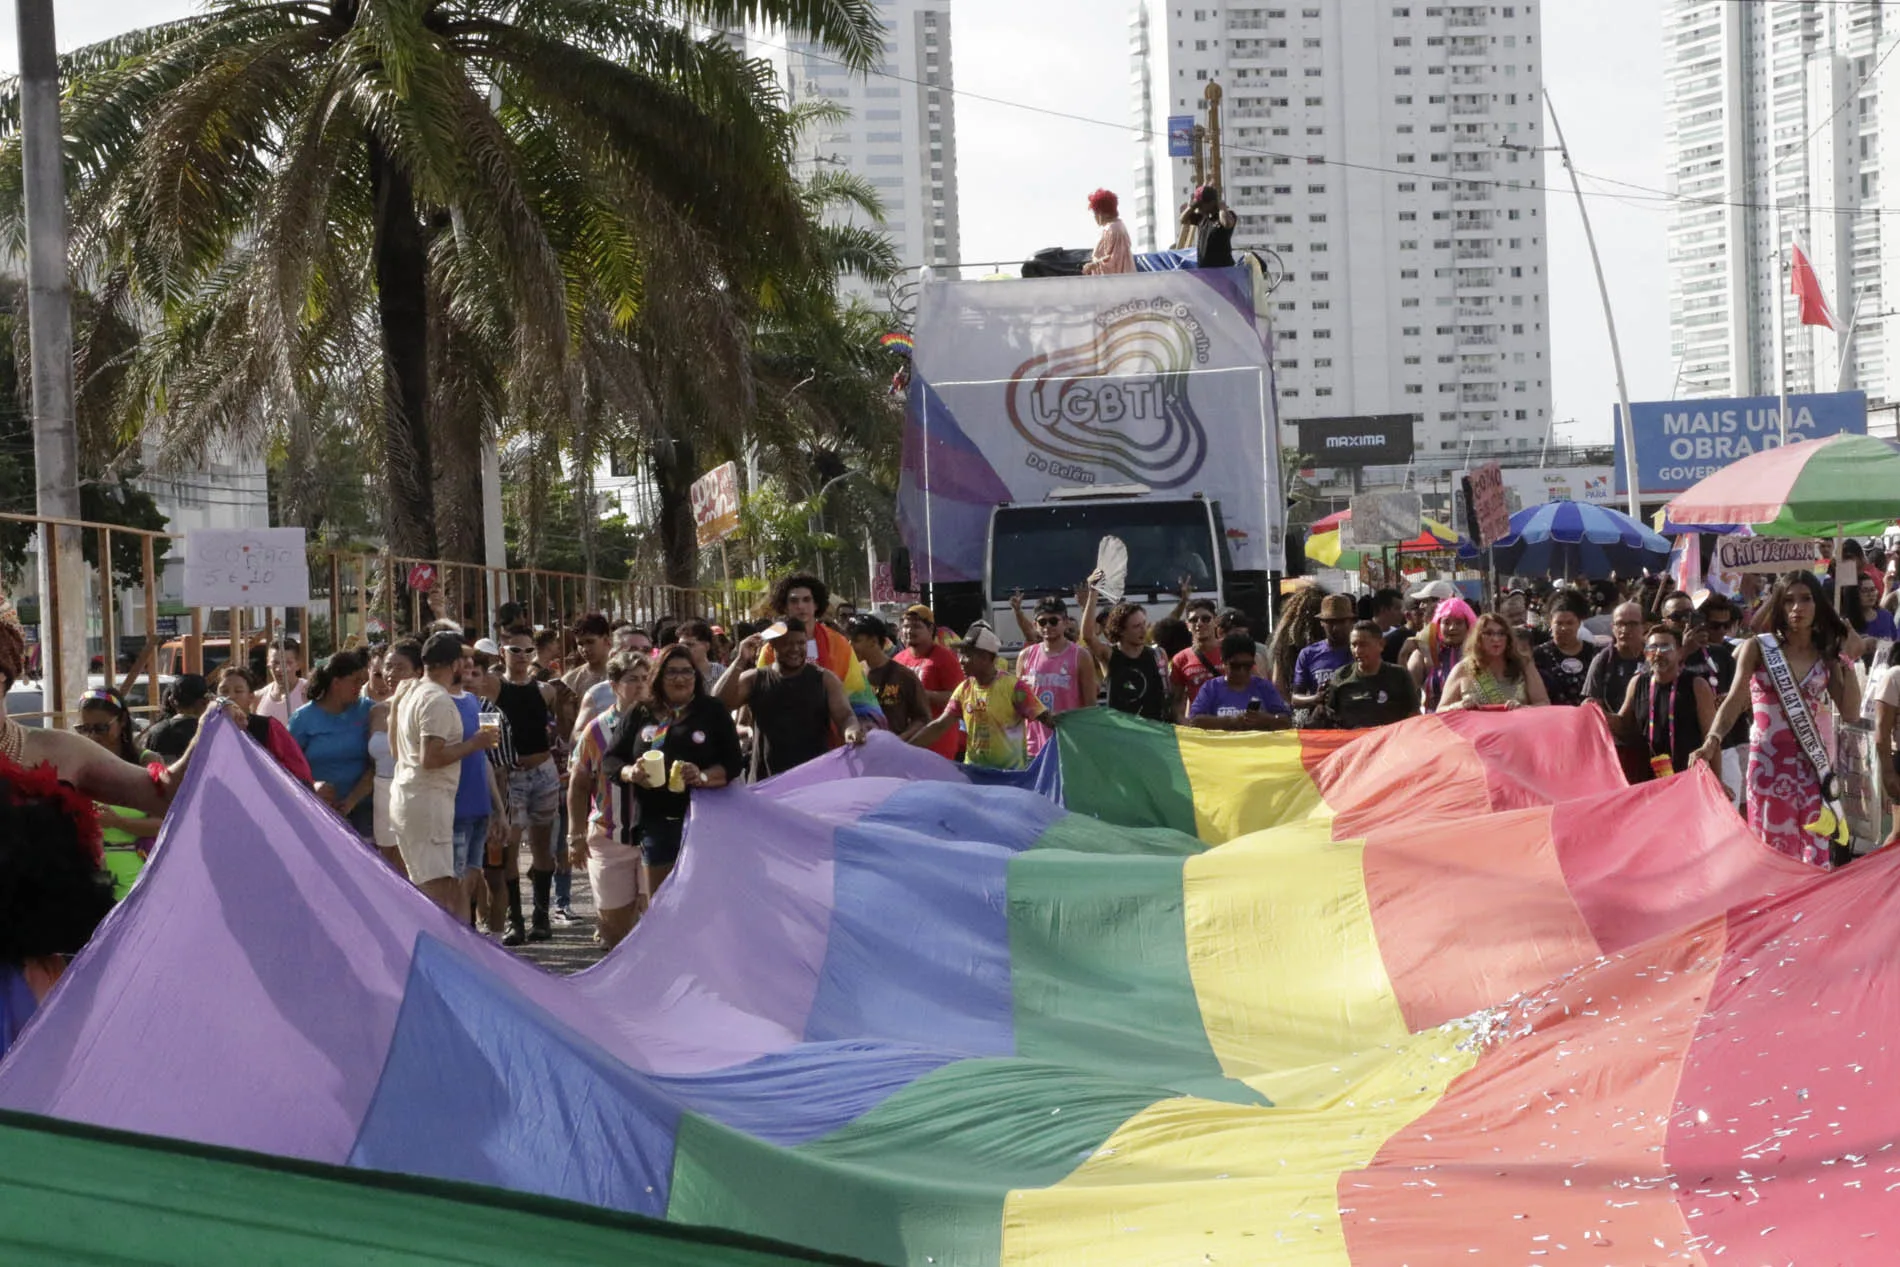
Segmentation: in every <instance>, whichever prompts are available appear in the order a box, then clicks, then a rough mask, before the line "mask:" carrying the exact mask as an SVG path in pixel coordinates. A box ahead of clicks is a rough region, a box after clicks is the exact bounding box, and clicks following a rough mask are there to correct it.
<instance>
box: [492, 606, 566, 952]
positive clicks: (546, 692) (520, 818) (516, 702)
mask: <svg viewBox="0 0 1900 1267" xmlns="http://www.w3.org/2000/svg"><path fill="white" fill-rule="evenodd" d="M540 645H541V644H540V640H538V639H537V638H536V637H535V635H534V634H532V633H530V632H529V631H528V630H526V629H511V630H509V631H508V634H507V635H506V637H505V638H504V639H503V641H502V646H501V652H502V680H501V683H500V685H499V688H498V689H497V690H496V693H495V706H496V707H497V708H498V709H499V710H500V711H501V714H502V716H503V717H505V718H507V720H508V737H509V740H510V742H511V744H512V746H513V749H514V766H513V768H512V769H510V770H509V771H508V772H507V776H508V828H509V834H510V839H509V841H508V844H507V847H506V848H505V849H504V850H503V851H502V858H501V861H500V865H499V866H493V867H489V868H487V876H488V892H489V918H488V922H489V926H490V927H491V928H492V927H496V926H498V925H499V924H500V922H501V920H500V918H499V917H500V910H499V907H500V904H501V901H502V899H504V898H505V899H506V900H507V908H508V932H507V933H506V934H504V935H503V937H502V939H501V944H502V945H504V946H518V945H520V944H521V943H522V942H523V941H547V940H548V939H550V938H551V937H553V936H554V927H553V924H552V922H551V921H550V918H549V905H550V901H551V899H552V897H553V891H554V820H555V819H556V818H557V817H558V816H559V809H560V799H561V775H560V771H559V768H558V767H557V766H556V765H555V763H554V727H555V724H556V722H557V721H558V709H559V705H560V696H559V692H558V691H557V688H556V687H555V685H554V683H553V682H551V681H547V680H543V679H542V678H541V677H540V675H539V673H538V672H537V666H536V663H535V652H536V650H537V648H538V647H539V646H540ZM524 835H525V836H526V837H527V841H528V850H529V853H530V855H531V857H532V862H531V864H530V867H529V871H528V882H529V884H530V885H531V886H532V891H533V898H534V911H533V917H532V923H531V924H530V925H529V926H528V927H526V928H524V927H523V921H522V917H521V876H520V868H519V864H518V862H517V859H518V857H519V854H520V849H521V838H522V836H524Z"/></svg>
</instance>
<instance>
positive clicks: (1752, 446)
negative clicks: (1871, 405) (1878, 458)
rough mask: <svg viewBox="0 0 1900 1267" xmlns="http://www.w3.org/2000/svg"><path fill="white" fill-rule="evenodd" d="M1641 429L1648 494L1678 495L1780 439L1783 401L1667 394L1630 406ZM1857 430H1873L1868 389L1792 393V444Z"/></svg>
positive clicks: (1620, 458)
mask: <svg viewBox="0 0 1900 1267" xmlns="http://www.w3.org/2000/svg"><path fill="white" fill-rule="evenodd" d="M1611 417H1612V421H1613V423H1614V426H1615V439H1616V491H1617V493H1618V494H1619V495H1621V494H1624V493H1627V492H1629V486H1630V485H1629V467H1628V466H1627V465H1626V458H1625V454H1624V452H1623V411H1622V410H1621V409H1617V408H1612V410H1611ZM1630 421H1631V422H1632V423H1633V424H1634V425H1633V430H1634V431H1635V433H1636V474H1637V478H1638V479H1639V480H1640V481H1641V486H1642V487H1641V492H1642V495H1643V497H1644V499H1645V500H1647V499H1650V498H1655V497H1673V496H1675V495H1676V494H1677V493H1680V492H1683V491H1684V490H1686V489H1687V488H1688V487H1689V486H1690V485H1692V484H1694V483H1696V482H1697V481H1698V480H1701V479H1704V478H1705V477H1707V476H1710V475H1713V474H1715V472H1717V471H1719V470H1721V469H1722V468H1723V467H1725V466H1727V465H1728V464H1729V463H1730V462H1733V461H1735V460H1736V459H1737V458H1745V457H1747V456H1748V455H1749V454H1751V453H1759V452H1761V451H1762V450H1763V449H1772V448H1774V447H1775V446H1777V445H1779V444H1780V443H1781V399H1780V398H1779V397H1777V396H1741V397H1736V398H1733V399H1727V400H1664V401H1652V402H1649V403H1646V404H1634V405H1631V406H1630ZM1842 432H1851V433H1852V434H1854V435H1866V434H1867V393H1866V392H1821V393H1818V394H1815V395H1810V396H1790V397H1788V442H1789V443H1790V444H1793V443H1795V442H1797V441H1800V440H1819V439H1822V438H1823V437H1825V436H1831V435H1839V434H1841V433H1842Z"/></svg>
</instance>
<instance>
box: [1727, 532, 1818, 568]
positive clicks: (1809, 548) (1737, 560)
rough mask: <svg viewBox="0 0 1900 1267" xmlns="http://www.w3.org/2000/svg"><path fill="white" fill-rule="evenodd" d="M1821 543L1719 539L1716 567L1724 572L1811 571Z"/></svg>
mask: <svg viewBox="0 0 1900 1267" xmlns="http://www.w3.org/2000/svg"><path fill="white" fill-rule="evenodd" d="M1820 558H1821V543H1820V542H1819V541H1813V540H1810V539H1808V538H1805V537H1726V536H1725V537H1717V538H1716V539H1715V566H1716V567H1717V568H1718V569H1720V570H1721V571H1724V572H1792V571H1794V570H1795V569H1797V568H1802V569H1809V570H1812V569H1813V567H1814V565H1815V563H1816V562H1818V561H1819V560H1820Z"/></svg>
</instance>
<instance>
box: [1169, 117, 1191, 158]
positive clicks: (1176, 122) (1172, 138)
mask: <svg viewBox="0 0 1900 1267" xmlns="http://www.w3.org/2000/svg"><path fill="white" fill-rule="evenodd" d="M1168 157H1169V158H1193V157H1194V116H1193V115H1191V114H1171V115H1169V116H1168Z"/></svg>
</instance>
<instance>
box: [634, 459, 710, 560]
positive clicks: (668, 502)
mask: <svg viewBox="0 0 1900 1267" xmlns="http://www.w3.org/2000/svg"><path fill="white" fill-rule="evenodd" d="M647 461H648V464H649V465H650V466H651V468H652V470H653V491H654V492H655V494H657V496H656V497H655V500H656V501H657V502H658V503H659V507H658V522H656V523H655V525H654V527H655V528H657V529H658V530H659V537H660V557H661V559H662V561H663V566H664V568H665V573H666V583H667V584H668V585H676V586H678V587H680V588H681V589H691V588H692V587H693V586H694V584H695V583H697V581H698V579H699V540H698V537H697V536H696V535H695V532H694V528H693V501H692V489H693V480H694V479H695V478H696V477H697V475H698V470H699V460H698V456H697V455H696V453H695V452H694V449H693V443H692V441H690V440H675V439H672V438H671V437H668V436H657V437H655V438H654V440H653V443H652V444H651V445H650V446H648V449H647Z"/></svg>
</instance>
